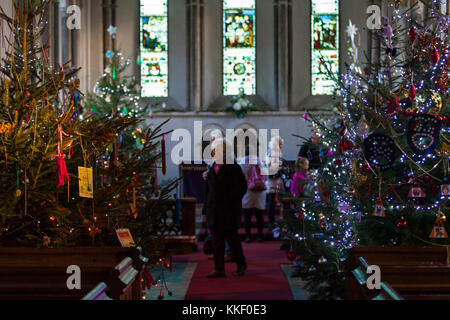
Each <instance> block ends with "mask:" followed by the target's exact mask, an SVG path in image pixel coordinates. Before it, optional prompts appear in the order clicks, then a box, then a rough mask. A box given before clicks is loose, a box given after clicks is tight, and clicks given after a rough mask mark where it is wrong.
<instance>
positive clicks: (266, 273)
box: [174, 241, 293, 300]
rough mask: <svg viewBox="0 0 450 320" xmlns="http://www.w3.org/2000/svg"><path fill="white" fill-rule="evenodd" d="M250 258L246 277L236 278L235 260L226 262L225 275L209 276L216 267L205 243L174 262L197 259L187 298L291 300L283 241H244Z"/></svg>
mask: <svg viewBox="0 0 450 320" xmlns="http://www.w3.org/2000/svg"><path fill="white" fill-rule="evenodd" d="M242 245H243V249H244V254H245V256H246V259H247V264H248V268H247V272H246V275H245V276H244V277H233V276H232V275H231V273H232V272H233V271H235V270H236V264H235V263H226V264H225V271H226V273H227V277H226V278H219V279H206V278H205V275H206V274H208V273H209V272H210V271H212V270H213V261H212V260H208V257H207V256H206V255H205V254H204V253H203V251H202V250H203V242H201V243H199V251H198V252H196V253H193V254H189V255H182V256H176V257H174V262H175V263H176V262H197V263H198V265H197V268H196V270H195V272H194V276H193V277H192V280H191V283H190V285H189V289H188V291H187V294H186V297H185V299H186V300H292V299H293V296H292V293H291V290H290V289H289V284H288V281H287V280H286V276H285V274H284V273H283V270H282V268H281V265H280V264H281V263H288V261H287V258H286V253H285V252H284V251H280V242H278V241H271V242H263V243H257V242H252V243H250V244H246V243H242Z"/></svg>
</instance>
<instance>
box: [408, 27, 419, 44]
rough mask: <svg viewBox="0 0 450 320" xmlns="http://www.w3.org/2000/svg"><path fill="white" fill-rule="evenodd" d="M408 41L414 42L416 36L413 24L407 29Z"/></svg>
mask: <svg viewBox="0 0 450 320" xmlns="http://www.w3.org/2000/svg"><path fill="white" fill-rule="evenodd" d="M408 35H409V41H411V43H412V42H414V40H416V37H417V32H416V29H415V28H414V26H412V27H411V29H409V33H408Z"/></svg>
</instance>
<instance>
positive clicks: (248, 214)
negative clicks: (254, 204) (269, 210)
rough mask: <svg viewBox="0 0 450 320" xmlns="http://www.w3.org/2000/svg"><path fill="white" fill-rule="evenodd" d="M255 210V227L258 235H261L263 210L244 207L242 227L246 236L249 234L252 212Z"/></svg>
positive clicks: (248, 236)
mask: <svg viewBox="0 0 450 320" xmlns="http://www.w3.org/2000/svg"><path fill="white" fill-rule="evenodd" d="M253 212H255V216H256V227H257V229H258V237H260V238H262V237H263V228H264V210H259V209H256V208H252V209H244V227H245V233H246V235H247V238H250V236H251V227H252V214H253Z"/></svg>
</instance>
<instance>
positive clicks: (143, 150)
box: [86, 50, 176, 258]
mask: <svg viewBox="0 0 450 320" xmlns="http://www.w3.org/2000/svg"><path fill="white" fill-rule="evenodd" d="M106 58H107V59H108V60H107V61H108V65H107V66H106V68H105V71H104V73H103V75H102V76H100V77H99V79H98V80H97V82H96V85H95V87H94V90H93V92H92V93H88V94H87V98H86V106H87V107H86V109H87V111H88V112H87V113H86V114H89V115H90V116H92V117H93V118H94V119H104V118H110V117H120V118H123V119H126V120H127V123H129V126H127V127H124V128H122V129H121V130H119V131H116V132H115V137H114V138H113V143H112V145H111V146H109V147H108V148H107V149H106V150H105V151H106V152H105V153H104V154H102V155H100V161H101V163H102V166H101V167H100V168H99V174H100V175H101V176H102V177H103V179H104V181H105V182H107V183H109V184H111V185H115V186H114V187H113V188H112V190H114V191H115V192H116V191H117V193H115V194H114V193H110V194H107V195H104V200H105V201H106V202H107V206H109V207H114V208H115V209H114V210H115V211H116V213H115V214H114V216H115V221H116V223H117V224H116V227H119V226H120V227H127V228H130V230H131V231H132V234H133V235H135V236H136V238H137V239H138V240H140V243H141V245H142V246H143V247H144V251H146V248H152V252H146V253H147V255H153V254H154V253H155V252H159V253H160V254H162V253H163V252H164V236H165V235H166V232H165V230H164V228H166V227H167V226H165V225H164V224H162V223H161V220H162V216H163V215H164V214H165V210H166V207H165V205H164V204H163V202H164V200H166V199H168V198H169V195H170V193H171V192H172V191H173V190H174V188H175V187H176V181H171V182H169V183H167V184H165V185H159V184H158V179H157V178H158V177H157V168H158V167H160V166H161V165H162V166H163V172H164V170H165V157H163V156H162V152H163V151H162V148H163V146H162V144H161V143H164V142H163V141H164V140H163V136H165V135H166V134H168V132H162V127H163V126H164V124H165V123H166V122H164V123H162V124H161V125H159V126H157V127H156V128H154V129H153V128H151V126H150V125H149V124H147V121H146V116H147V115H148V114H149V113H150V115H151V108H150V107H147V106H146V107H142V106H141V105H140V104H139V98H140V97H139V92H140V87H139V85H138V84H137V83H136V81H135V79H134V78H133V77H130V76H126V75H124V73H125V72H126V69H127V68H128V67H129V66H130V60H128V59H126V58H124V57H123V55H122V54H121V53H120V52H119V51H116V50H114V51H108V52H107V53H106ZM160 139H161V142H160ZM159 162H162V163H161V165H159ZM121 195H124V196H121ZM107 211H108V210H105V212H104V214H108V212H107ZM123 212H127V213H128V215H127V216H126V218H125V219H118V218H119V217H120V216H121V213H123ZM122 218H124V217H123V215H122ZM155 258H158V256H157V255H156V256H155Z"/></svg>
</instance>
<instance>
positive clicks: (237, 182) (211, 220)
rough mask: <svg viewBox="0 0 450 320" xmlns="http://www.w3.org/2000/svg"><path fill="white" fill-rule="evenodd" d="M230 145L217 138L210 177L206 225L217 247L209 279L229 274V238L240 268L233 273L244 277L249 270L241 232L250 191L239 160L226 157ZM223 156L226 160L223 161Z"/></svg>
mask: <svg viewBox="0 0 450 320" xmlns="http://www.w3.org/2000/svg"><path fill="white" fill-rule="evenodd" d="M226 145H227V143H226V140H223V139H218V140H216V141H214V146H213V148H214V151H215V155H214V158H215V161H214V163H213V164H212V165H211V167H210V169H209V170H208V174H207V178H206V199H205V213H206V225H207V227H208V229H209V230H210V232H211V234H212V242H213V248H214V271H213V272H211V273H209V274H208V275H207V276H206V277H207V278H218V277H225V276H226V275H225V262H224V253H225V240H226V241H227V242H228V244H229V246H230V249H231V251H232V252H233V256H234V258H235V260H236V264H237V270H236V272H234V273H233V275H235V276H243V275H244V274H245V271H246V269H247V263H246V261H245V257H244V253H243V250H242V244H241V240H240V238H239V235H238V228H239V225H240V223H239V222H240V221H239V220H240V214H241V210H242V198H243V197H244V195H245V193H246V192H247V182H246V180H245V176H244V174H243V173H242V169H241V167H240V166H239V165H238V164H237V163H236V161H235V160H234V159H232V157H228V158H229V159H225V158H227V157H226V149H227V148H226ZM230 158H231V159H232V160H231V161H230ZM220 159H223V160H222V161H220ZM217 160H219V161H217ZM226 160H228V161H226ZM222 163H223V164H222Z"/></svg>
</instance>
